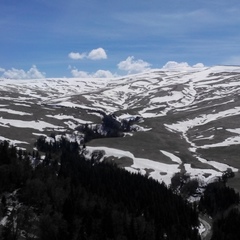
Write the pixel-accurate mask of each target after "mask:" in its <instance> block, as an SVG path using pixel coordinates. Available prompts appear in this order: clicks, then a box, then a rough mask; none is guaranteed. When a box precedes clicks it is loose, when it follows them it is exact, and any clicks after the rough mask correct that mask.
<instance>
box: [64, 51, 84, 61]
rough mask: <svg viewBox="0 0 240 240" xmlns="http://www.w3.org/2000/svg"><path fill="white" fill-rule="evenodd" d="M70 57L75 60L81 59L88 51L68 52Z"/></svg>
mask: <svg viewBox="0 0 240 240" xmlns="http://www.w3.org/2000/svg"><path fill="white" fill-rule="evenodd" d="M68 57H69V58H71V59H74V60H79V59H83V58H85V57H86V53H77V52H70V53H69V54H68Z"/></svg>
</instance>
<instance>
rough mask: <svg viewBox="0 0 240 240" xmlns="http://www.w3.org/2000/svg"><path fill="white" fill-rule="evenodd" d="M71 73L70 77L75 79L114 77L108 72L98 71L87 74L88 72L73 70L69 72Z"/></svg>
mask: <svg viewBox="0 0 240 240" xmlns="http://www.w3.org/2000/svg"><path fill="white" fill-rule="evenodd" d="M71 73H72V76H73V77H75V78H113V77H115V75H114V74H112V73H111V72H110V71H108V70H98V71H96V72H95V73H88V72H85V71H80V70H78V69H76V68H74V69H72V70H71Z"/></svg>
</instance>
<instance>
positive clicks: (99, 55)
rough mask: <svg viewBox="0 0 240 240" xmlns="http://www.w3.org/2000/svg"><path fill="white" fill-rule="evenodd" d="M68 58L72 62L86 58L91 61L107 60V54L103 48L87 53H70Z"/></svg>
mask: <svg viewBox="0 0 240 240" xmlns="http://www.w3.org/2000/svg"><path fill="white" fill-rule="evenodd" d="M68 57H69V58H71V59H73V60H80V59H84V58H88V59H91V60H100V59H107V54H106V51H105V50H104V49H103V48H96V49H93V50H91V51H90V52H89V53H78V52H70V53H69V54H68Z"/></svg>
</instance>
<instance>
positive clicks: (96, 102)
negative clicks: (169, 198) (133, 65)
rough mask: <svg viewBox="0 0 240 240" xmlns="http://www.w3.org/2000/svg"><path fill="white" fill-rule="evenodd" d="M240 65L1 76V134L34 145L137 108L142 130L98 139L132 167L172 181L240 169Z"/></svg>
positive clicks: (109, 153) (98, 144)
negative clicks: (114, 74) (80, 75)
mask: <svg viewBox="0 0 240 240" xmlns="http://www.w3.org/2000/svg"><path fill="white" fill-rule="evenodd" d="M239 94H240V67H234V66H215V67H210V68H206V67H205V68H190V67H189V68H185V69H175V70H174V69H172V70H167V69H156V70H151V71H149V72H146V73H141V74H136V75H131V76H127V77H121V78H116V79H67V78H63V79H43V80H8V79H2V80H1V81H0V114H1V115H0V116H1V117H0V140H1V139H2V140H3V139H7V140H11V141H13V142H14V143H16V144H17V145H19V146H21V147H24V148H30V147H31V145H32V144H33V143H34V141H35V139H36V137H37V136H39V135H41V134H46V135H49V134H50V133H51V132H52V131H54V132H59V133H62V132H65V131H67V132H69V133H72V132H73V130H74V129H75V127H76V126H78V125H79V124H85V123H100V122H101V114H103V113H105V114H108V113H115V115H116V116H117V117H118V118H126V117H127V116H132V115H139V116H141V117H142V118H143V122H142V123H140V124H139V125H140V126H139V130H140V131H138V132H134V133H132V134H128V135H126V136H125V137H124V138H114V139H106V138H105V139H95V140H92V141H91V142H90V143H89V144H88V145H89V147H88V151H89V152H91V151H93V150H94V149H100V148H101V149H102V150H104V151H105V154H106V156H108V157H109V158H112V159H114V160H115V161H116V162H117V163H118V164H119V165H120V166H122V167H125V168H126V169H127V170H129V171H134V172H135V171H140V172H142V173H143V174H148V175H149V176H151V177H153V178H156V179H159V180H160V181H162V180H163V181H165V182H166V183H167V184H169V183H170V178H171V176H172V175H173V174H174V173H176V172H179V171H183V170H185V171H186V172H188V173H189V174H190V175H191V177H193V178H195V177H198V178H201V179H203V180H204V181H210V180H211V179H212V178H213V177H216V176H221V175H222V172H223V171H225V170H227V168H231V169H232V170H233V171H234V172H235V173H236V178H235V180H234V181H233V182H232V184H233V186H235V187H237V188H238V189H240V186H238V185H237V179H238V178H239V175H238V169H240V161H239V156H240V150H239V144H240V126H239V122H240V121H239V120H240V98H239Z"/></svg>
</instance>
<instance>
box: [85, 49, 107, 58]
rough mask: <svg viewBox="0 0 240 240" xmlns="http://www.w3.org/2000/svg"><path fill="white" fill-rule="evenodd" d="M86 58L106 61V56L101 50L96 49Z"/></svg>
mask: <svg viewBox="0 0 240 240" xmlns="http://www.w3.org/2000/svg"><path fill="white" fill-rule="evenodd" d="M88 58H89V59H91V60H100V59H107V54H106V52H105V50H104V49H103V48H97V49H93V50H92V51H91V52H90V53H89V54H88Z"/></svg>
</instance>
